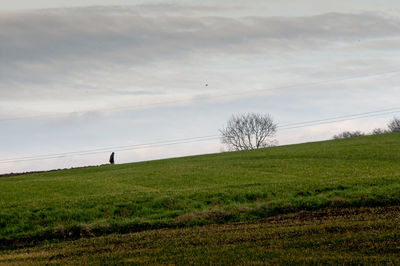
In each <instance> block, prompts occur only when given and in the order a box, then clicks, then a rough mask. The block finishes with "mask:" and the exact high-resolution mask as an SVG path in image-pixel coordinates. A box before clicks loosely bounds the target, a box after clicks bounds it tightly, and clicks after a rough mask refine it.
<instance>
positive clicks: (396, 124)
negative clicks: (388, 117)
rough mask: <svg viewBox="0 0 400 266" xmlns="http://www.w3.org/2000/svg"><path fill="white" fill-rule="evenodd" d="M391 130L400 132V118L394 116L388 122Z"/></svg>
mask: <svg viewBox="0 0 400 266" xmlns="http://www.w3.org/2000/svg"><path fill="white" fill-rule="evenodd" d="M388 127H389V131H390V132H400V119H398V118H397V117H394V118H393V120H392V121H390V122H389V124H388Z"/></svg>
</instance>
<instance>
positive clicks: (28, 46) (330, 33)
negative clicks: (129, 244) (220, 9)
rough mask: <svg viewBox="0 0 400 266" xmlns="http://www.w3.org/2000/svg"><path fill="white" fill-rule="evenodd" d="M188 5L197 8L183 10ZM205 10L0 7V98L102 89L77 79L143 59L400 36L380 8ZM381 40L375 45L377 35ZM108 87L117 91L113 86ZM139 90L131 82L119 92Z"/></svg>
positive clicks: (266, 51) (153, 61)
mask: <svg viewBox="0 0 400 266" xmlns="http://www.w3.org/2000/svg"><path fill="white" fill-rule="evenodd" d="M190 9H193V10H197V13H196V14H197V15H194V16H189V15H188V10H190ZM210 9H211V7H202V8H198V7H194V6H184V5H172V6H171V5H161V6H156V5H154V6H151V5H147V6H139V7H131V8H120V7H114V8H108V7H107V8H104V7H93V8H75V9H54V10H42V11H31V12H22V13H2V14H0V28H1V31H0V97H1V98H3V99H5V98H7V97H11V96H12V95H13V96H14V97H17V96H18V97H19V96H20V95H21V96H22V95H29V93H30V94H31V95H32V96H34V95H35V93H34V92H32V90H31V89H30V88H27V87H26V86H24V85H25V84H28V85H29V86H31V85H34V86H32V87H36V88H37V87H40V86H43V87H46V89H45V90H47V92H48V93H47V95H54V94H58V91H57V90H56V87H60V86H65V87H70V88H72V89H70V90H76V91H80V90H83V89H84V90H89V91H90V90H92V91H95V92H96V93H98V94H102V90H103V92H104V90H108V89H109V88H110V87H111V86H113V84H106V85H104V84H103V85H102V86H103V88H102V89H101V88H95V87H93V88H91V87H90V86H86V85H80V84H79V83H77V82H76V81H77V80H79V79H81V78H82V76H84V77H85V78H87V79H93V80H96V79H99V80H96V81H97V82H102V80H101V79H104V78H108V77H109V76H110V73H115V72H124V71H125V69H126V68H132V67H137V68H143V67H144V66H146V67H147V70H148V69H149V68H150V69H151V66H152V65H157V64H164V63H165V62H175V64H176V62H179V63H178V64H181V65H182V67H183V66H184V65H186V64H187V63H188V62H189V61H190V60H191V59H190V58H191V57H193V58H195V59H194V60H195V61H196V58H208V57H210V58H217V59H218V58H219V57H221V56H225V57H226V56H230V55H241V56H244V57H246V56H259V57H260V58H264V59H266V58H268V59H271V58H274V57H278V58H279V57H282V56H285V55H290V54H291V53H293V52H298V51H300V52H314V51H315V50H318V49H325V48H327V47H328V48H329V47H335V46H336V45H342V44H343V43H344V44H346V45H349V46H351V45H352V44H354V43H355V42H358V41H359V40H361V41H362V43H363V45H364V46H367V44H368V43H369V42H371V43H373V44H371V45H370V46H369V48H365V49H374V50H379V49H385V48H386V47H388V46H390V45H391V44H392V40H393V41H394V42H395V43H397V42H398V37H399V36H400V23H399V22H400V21H399V19H398V18H396V17H393V16H385V15H384V14H379V13H362V14H340V13H329V14H324V15H319V16H312V17H290V18H289V17H242V18H232V17H228V16H226V17H224V16H203V15H204V14H207V13H206V10H210ZM172 10H173V12H172ZM142 11H143V12H142ZM202 14H203V15H202ZM382 39H385V42H384V45H382V47H381V46H380V45H379V43H377V42H378V41H380V40H382ZM394 39H396V40H394ZM393 49H395V48H393ZM164 65H167V64H164ZM139 73H140V71H139ZM69 83H71V84H69ZM55 85H57V86H55ZM52 86H53V87H52ZM10 87H13V88H19V89H18V92H16V91H15V90H7V88H10ZM110 90H113V91H114V92H115V93H116V94H121V91H119V92H118V88H114V89H110ZM142 92H143V89H140V88H135V89H133V90H125V92H124V93H127V94H142ZM18 93H19V94H18ZM151 93H152V92H149V93H147V94H151ZM145 94H146V93H145ZM39 97H41V96H40V94H39Z"/></svg>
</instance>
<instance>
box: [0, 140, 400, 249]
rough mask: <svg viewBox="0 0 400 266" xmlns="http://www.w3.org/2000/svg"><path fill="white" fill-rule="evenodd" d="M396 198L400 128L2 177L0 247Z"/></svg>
mask: <svg viewBox="0 0 400 266" xmlns="http://www.w3.org/2000/svg"><path fill="white" fill-rule="evenodd" d="M396 205H400V134H384V135H375V136H367V137H359V138H353V139H344V140H334V141H325V142H317V143H306V144H300V145H291V146H281V147H274V148H268V149H261V150H253V151H244V152H232V153H221V154H213V155H204V156H193V157H185V158H178V159H169V160H160V161H151V162H143V163H134V164H124V165H108V166H101V167H93V168H82V169H72V170H62V171H55V172H48V173H36V174H29V175H22V176H15V177H4V178H0V249H12V248H17V247H24V246H29V245H36V244H37V243H43V242H44V241H48V240H51V241H59V240H66V239H77V238H81V237H94V236H101V235H108V234H112V233H128V232H139V231H143V230H147V229H160V228H179V227H188V226H196V225H206V224H226V223H234V222H246V221H257V220H260V219H265V218H268V217H272V216H276V215H280V214H286V213H294V212H298V211H301V210H307V211H316V210H321V209H324V208H333V209H340V208H348V207H377V206H396Z"/></svg>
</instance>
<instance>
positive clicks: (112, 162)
mask: <svg viewBox="0 0 400 266" xmlns="http://www.w3.org/2000/svg"><path fill="white" fill-rule="evenodd" d="M110 164H114V152H113V153H111V156H110Z"/></svg>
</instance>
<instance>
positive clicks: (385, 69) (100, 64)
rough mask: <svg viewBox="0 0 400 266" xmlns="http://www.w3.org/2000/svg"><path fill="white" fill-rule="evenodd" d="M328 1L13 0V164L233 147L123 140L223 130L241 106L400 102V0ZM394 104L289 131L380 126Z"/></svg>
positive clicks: (325, 133)
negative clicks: (361, 115) (360, 115)
mask: <svg viewBox="0 0 400 266" xmlns="http://www.w3.org/2000/svg"><path fill="white" fill-rule="evenodd" d="M110 2H111V3H112V4H110ZM199 2H201V4H199ZM215 2H217V3H215ZM323 2H325V1H313V0H308V1H265V0H263V1H246V2H244V1H162V3H161V1H122V0H121V1H105V0H104V1H100V0H87V1H84V0H80V1H71V0H69V1H66V0H65V1H64V0H59V1H54V0H52V1H50V0H48V1H45V0H43V1H23V0H19V1H18V0H14V1H7V2H6V3H1V5H0V173H8V172H21V171H32V170H46V169H54V168H64V167H76V166H84V165H98V164H103V163H107V161H108V157H109V153H111V151H113V150H117V151H116V162H117V163H125V162H133V161H142V160H152V159H158V158H167V157H177V156H184V155H189V154H202V153H212V152H219V151H221V150H223V148H222V145H221V144H220V143H219V140H218V139H213V140H203V141H201V142H190V143H184V144H179V145H160V146H158V147H152V148H143V147H135V148H136V149H130V150H129V149H128V150H124V151H120V150H119V149H117V148H114V147H117V146H118V147H119V146H123V147H122V148H120V149H126V148H128V147H127V146H129V145H137V144H143V143H153V142H164V141H170V140H177V139H187V138H191V137H203V136H213V135H218V130H219V129H221V128H222V127H223V126H224V124H225V123H226V120H227V119H228V118H229V117H230V116H231V115H232V114H237V113H244V112H260V113H269V114H271V115H272V117H273V118H274V120H275V122H277V123H278V124H279V125H286V124H294V123H298V122H304V121H312V120H319V119H326V118H332V117H339V116H346V115H352V114H358V113H367V112H372V111H376V110H383V109H389V108H398V110H400V104H398V99H399V96H400V90H399V85H398V84H400V63H399V62H400V61H399V59H400V2H398V1H379V2H378V1H372V0H371V1H367V0H359V1H335V2H334V3H333V2H332V4H329V3H323ZM206 84H208V86H206ZM394 111H396V110H393V111H390V112H389V111H388V112H385V114H384V115H380V116H374V117H369V118H364V119H354V120H348V121H342V122H337V123H330V124H322V125H317V126H312V127H303V128H297V129H292V130H285V129H284V128H281V130H278V134H277V140H278V141H279V143H280V144H290V143H300V142H306V141H317V140H324V139H329V138H331V137H332V136H333V135H334V134H336V133H339V132H341V131H343V130H362V131H370V130H372V129H373V128H376V127H385V126H386V124H387V122H388V121H389V120H390V119H391V118H392V117H393V116H394V115H396V113H395V112H394ZM164 144H169V143H164ZM137 148H142V149H137ZM97 149H101V150H99V151H98V153H95V154H89V155H85V156H81V155H80V156H74V157H71V156H69V154H68V156H64V157H62V158H56V159H47V160H36V159H38V158H36V157H37V156H41V155H52V154H62V153H70V152H76V151H87V150H97ZM90 153H91V152H90ZM22 157H35V158H27V159H29V160H24V161H17V160H14V159H18V158H22ZM8 159H11V161H12V162H7V163H6V161H7V160H8ZM31 159H35V160H31Z"/></svg>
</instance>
